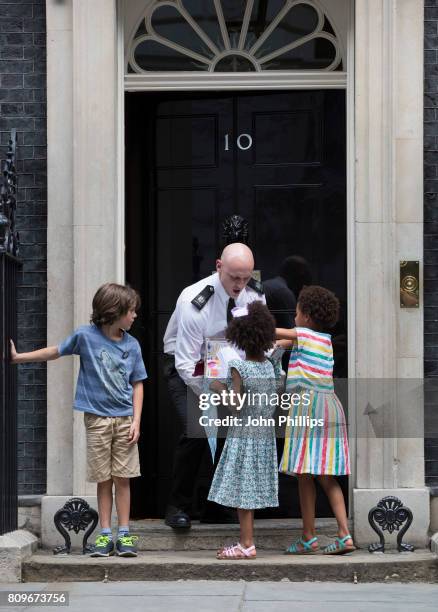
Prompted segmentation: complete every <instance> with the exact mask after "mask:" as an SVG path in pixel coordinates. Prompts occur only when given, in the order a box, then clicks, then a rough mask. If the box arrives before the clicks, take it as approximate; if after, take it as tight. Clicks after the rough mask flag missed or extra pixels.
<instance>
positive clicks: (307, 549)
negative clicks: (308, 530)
mask: <svg viewBox="0 0 438 612" xmlns="http://www.w3.org/2000/svg"><path fill="white" fill-rule="evenodd" d="M317 541H318V538H317V537H315V538H311V539H310V540H307V542H306V541H305V540H303V538H298V540H296V541H295V542H293V543H292V544H291V545H290V546H289V548H287V549H286V550H285V551H284V554H285V555H314V554H315V553H316V552H317V550H318V548H319V547H317V548H312V544H313V543H314V542H317ZM300 544H301V548H299V545H300Z"/></svg>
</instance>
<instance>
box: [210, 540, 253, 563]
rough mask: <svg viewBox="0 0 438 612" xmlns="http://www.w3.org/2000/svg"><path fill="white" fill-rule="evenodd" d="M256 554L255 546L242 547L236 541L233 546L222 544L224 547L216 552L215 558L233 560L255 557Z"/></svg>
mask: <svg viewBox="0 0 438 612" xmlns="http://www.w3.org/2000/svg"><path fill="white" fill-rule="evenodd" d="M256 556H257V553H256V548H255V546H254V545H253V546H250V547H249V548H243V546H242V545H241V544H240V542H238V543H237V544H234V545H233V546H224V548H223V549H222V550H221V551H220V552H218V553H217V558H218V559H222V560H225V561H233V560H235V559H245V560H247V559H255V558H256Z"/></svg>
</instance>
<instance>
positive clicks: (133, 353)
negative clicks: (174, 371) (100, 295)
mask: <svg viewBox="0 0 438 612" xmlns="http://www.w3.org/2000/svg"><path fill="white" fill-rule="evenodd" d="M58 351H59V354H60V355H79V356H80V358H81V360H80V370H79V377H78V382H77V385H76V395H75V401H74V405H73V406H74V408H76V410H81V411H83V412H91V413H93V414H98V415H100V416H106V417H116V416H131V415H132V414H133V404H132V393H133V389H132V383H134V382H136V381H139V380H143V379H145V378H147V374H146V369H145V367H144V363H143V359H142V356H141V349H140V345H139V343H138V341H137V340H136V339H135V338H133V337H132V336H131V335H129V334H128V333H127V332H125V331H124V332H123V337H122V338H121V339H120V340H118V341H117V340H111V339H110V338H108V337H107V336H106V335H105V334H104V333H103V332H102V331H101V330H100V329H99V327H97V326H96V325H93V324H92V325H83V326H81V327H78V329H76V330H75V331H74V332H73V333H72V335H71V336H69V337H68V338H66V339H65V340H64V341H63V342H61V344H60V345H59V346H58Z"/></svg>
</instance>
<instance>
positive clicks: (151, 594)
mask: <svg viewBox="0 0 438 612" xmlns="http://www.w3.org/2000/svg"><path fill="white" fill-rule="evenodd" d="M9 590H13V591H18V592H19V593H20V594H22V595H23V594H25V593H26V594H27V596H28V595H29V593H30V592H35V591H38V592H43V591H44V592H53V591H67V592H68V594H69V604H68V607H67V606H53V605H52V606H50V610H60V611H64V612H66V611H67V610H68V612H88V611H92V612H97V611H99V610H104V611H105V612H120V611H121V610H123V611H124V612H158V611H159V612H167V611H169V612H171V611H172V612H173V611H174V610H175V611H177V612H194V611H200V612H224V611H225V612H286V611H287V612H290V611H294V610H303V609H307V610H310V611H311V612H319V611H321V612H322V611H324V612H341V611H342V610H348V611H350V612H361V611H362V610H363V611H366V612H368V611H373V612H377V611H379V612H380V611H382V612H383V611H384V612H404V611H406V612H408V611H409V612H412V610H415V612H421V611H422V610H431V611H432V610H433V611H434V612H436V610H437V607H438V604H437V602H438V584H418V583H417V584H399V583H391V584H382V583H358V584H344V583H327V582H312V583H309V582H288V581H287V582H286V581H281V582H244V581H238V582H235V581H207V580H205V581H202V580H201V581H199V580H196V581H191V580H187V581H185V580H178V581H175V582H147V581H142V582H107V583H104V582H68V583H59V582H58V583H56V584H54V583H30V584H29V583H28V584H18V585H17V584H0V604H1V605H0V610H1V611H3V610H4V611H9V612H11V611H12V610H14V611H16V612H22V611H23V610H24V609H27V610H30V609H31V608H32V609H33V610H35V606H29V605H28V606H26V605H24V606H14V605H13V604H9V605H3V604H4V601H5V597H6V594H5V593H3V591H6V592H7V591H9Z"/></svg>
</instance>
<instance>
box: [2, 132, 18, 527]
mask: <svg viewBox="0 0 438 612" xmlns="http://www.w3.org/2000/svg"><path fill="white" fill-rule="evenodd" d="M16 138H17V137H16V131H15V130H12V134H11V139H10V141H9V149H8V153H7V159H6V161H4V162H3V163H2V178H1V180H0V535H2V534H4V533H7V532H10V531H14V530H15V529H17V510H18V507H17V506H18V504H17V500H18V495H17V493H18V492H17V368H16V367H15V366H11V364H10V362H9V356H10V347H9V339H10V338H12V339H14V340H16V338H17V276H18V271H19V269H20V266H21V262H20V260H19V259H18V253H19V236H18V233H17V231H16V229H15V212H16V207H17V203H16V192H17V175H16V170H15V150H16Z"/></svg>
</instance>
